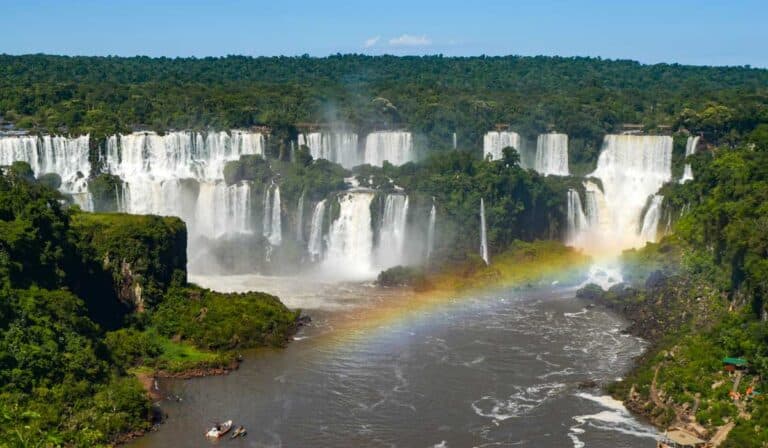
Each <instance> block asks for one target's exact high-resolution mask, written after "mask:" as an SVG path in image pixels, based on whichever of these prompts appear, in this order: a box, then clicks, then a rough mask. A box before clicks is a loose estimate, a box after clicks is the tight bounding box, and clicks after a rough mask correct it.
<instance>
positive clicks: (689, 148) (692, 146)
mask: <svg viewBox="0 0 768 448" xmlns="http://www.w3.org/2000/svg"><path fill="white" fill-rule="evenodd" d="M699 139H700V137H688V140H687V141H686V142H685V158H686V159H687V158H688V156H691V155H694V154H696V148H697V147H698V146H699ZM689 180H693V171H692V170H691V164H690V163H686V164H685V168H683V177H682V178H681V179H680V183H681V184H684V183H686V182H688V181H689Z"/></svg>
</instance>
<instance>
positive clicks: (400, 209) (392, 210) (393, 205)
mask: <svg viewBox="0 0 768 448" xmlns="http://www.w3.org/2000/svg"><path fill="white" fill-rule="evenodd" d="M407 219H408V196H406V195H403V194H388V195H387V198H386V200H385V201H384V215H383V216H382V217H381V227H380V231H379V244H378V246H377V248H376V252H377V257H376V258H377V267H378V268H380V269H387V268H390V267H392V266H396V265H398V264H400V263H401V261H402V259H403V255H404V253H403V250H404V248H405V236H406V235H405V233H406V224H407Z"/></svg>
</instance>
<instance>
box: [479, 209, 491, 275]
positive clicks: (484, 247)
mask: <svg viewBox="0 0 768 448" xmlns="http://www.w3.org/2000/svg"><path fill="white" fill-rule="evenodd" d="M480 257H482V258H483V261H485V264H491V258H490V256H489V255H488V235H487V233H486V225H485V202H484V201H483V199H482V198H480Z"/></svg>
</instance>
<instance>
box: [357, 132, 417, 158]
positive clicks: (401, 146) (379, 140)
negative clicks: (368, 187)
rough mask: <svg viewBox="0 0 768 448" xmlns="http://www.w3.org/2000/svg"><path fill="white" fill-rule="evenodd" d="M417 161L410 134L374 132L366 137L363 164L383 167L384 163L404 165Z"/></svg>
mask: <svg viewBox="0 0 768 448" xmlns="http://www.w3.org/2000/svg"><path fill="white" fill-rule="evenodd" d="M415 159H416V157H415V154H414V150H413V139H412V137H411V133H410V132H402V131H397V132H390V131H385V132H372V133H370V134H368V135H367V136H366V137H365V154H364V157H363V163H367V164H370V165H374V166H381V165H382V164H383V163H384V161H385V160H386V161H388V162H389V163H391V164H392V165H403V164H405V163H408V162H411V161H414V160H415Z"/></svg>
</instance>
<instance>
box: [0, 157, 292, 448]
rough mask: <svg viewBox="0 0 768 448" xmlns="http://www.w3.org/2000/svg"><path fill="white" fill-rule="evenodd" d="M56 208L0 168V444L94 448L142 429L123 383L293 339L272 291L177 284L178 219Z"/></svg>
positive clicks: (37, 188)
mask: <svg viewBox="0 0 768 448" xmlns="http://www.w3.org/2000/svg"><path fill="white" fill-rule="evenodd" d="M62 204H66V202H65V201H63V197H62V196H61V194H60V193H58V192H57V191H55V190H52V189H50V188H48V187H47V186H44V185H42V184H41V183H38V182H36V181H35V180H34V178H33V177H32V176H31V169H30V167H29V165H27V164H25V163H16V164H14V165H13V166H11V167H4V168H0V423H1V425H0V446H3V447H6V446H7V447H31V446H36V447H39V446H62V445H64V446H82V447H91V446H101V445H103V444H107V443H109V442H113V441H116V440H119V437H121V436H122V435H124V434H126V433H130V432H134V431H140V430H145V429H148V428H149V426H150V425H151V423H152V418H153V410H152V407H151V403H150V401H149V397H148V396H147V393H146V391H145V389H144V388H143V387H142V386H141V384H140V383H139V381H138V380H137V375H139V376H140V374H141V373H142V372H150V373H151V372H156V373H157V372H167V373H174V372H179V371H185V370H188V369H190V368H198V369H199V368H203V369H206V368H222V367H226V366H228V365H230V364H231V363H232V361H233V359H234V356H235V353H234V350H236V349H240V348H246V347H253V346H261V345H282V344H283V343H284V342H285V341H286V339H287V337H289V335H290V334H292V332H293V331H294V329H295V326H296V318H297V313H296V312H293V311H290V310H288V309H287V308H285V306H284V305H283V304H282V303H280V301H279V300H278V299H277V298H276V297H273V296H270V295H267V294H262V293H248V294H236V295H230V294H219V293H214V292H211V291H208V290H203V289H201V288H198V287H196V286H194V285H191V284H188V283H187V281H186V261H187V260H186V238H187V235H186V226H185V224H184V223H183V222H181V220H179V219H177V218H160V217H156V216H130V215H121V214H89V213H83V212H80V211H79V210H78V209H77V208H69V207H67V206H66V205H62ZM203 310H205V311H204V312H203Z"/></svg>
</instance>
